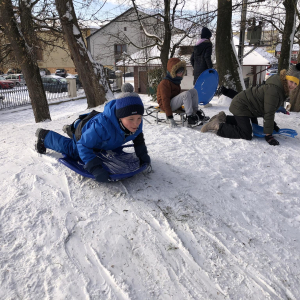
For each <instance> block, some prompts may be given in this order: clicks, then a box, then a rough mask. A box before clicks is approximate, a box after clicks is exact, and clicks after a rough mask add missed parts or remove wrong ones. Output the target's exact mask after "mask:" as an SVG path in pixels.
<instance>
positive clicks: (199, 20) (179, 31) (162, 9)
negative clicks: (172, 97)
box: [131, 0, 216, 73]
mask: <svg viewBox="0 0 300 300" xmlns="http://www.w3.org/2000/svg"><path fill="white" fill-rule="evenodd" d="M131 1H132V4H133V6H134V8H135V11H136V15H137V19H138V21H139V23H140V25H141V28H142V29H143V32H144V35H145V36H146V37H147V38H148V39H150V40H152V43H150V45H149V44H148V45H147V47H149V46H151V47H152V46H154V45H157V46H158V48H159V49H160V56H159V58H160V60H161V62H162V67H163V70H164V73H166V71H167V63H168V59H169V58H170V57H173V56H174V54H175V51H176V49H177V48H179V46H180V45H181V43H182V42H183V40H184V39H186V38H187V37H189V38H191V37H195V36H196V33H197V30H198V32H199V31H200V30H199V28H201V27H203V26H204V25H207V24H208V23H210V22H211V21H212V20H213V19H214V17H215V14H216V10H214V11H212V12H206V11H205V9H204V7H202V10H201V11H200V10H198V11H195V12H194V13H190V11H189V10H185V2H182V1H178V0H176V1H171V0H163V3H161V1H159V2H157V3H156V4H157V5H156V8H155V9H153V11H154V13H152V14H150V15H151V16H152V17H156V18H158V19H159V21H160V23H161V24H162V26H161V34H160V35H159V34H157V33H156V34H154V33H150V32H149V30H148V29H147V28H146V26H144V22H143V20H142V18H141V17H140V14H139V10H138V7H137V5H136V2H135V0H131ZM153 5H155V3H153ZM174 35H178V36H180V37H179V38H178V39H177V41H176V42H175V43H173V44H172V43H171V40H172V37H173V36H174ZM155 58H156V57H153V59H155Z"/></svg>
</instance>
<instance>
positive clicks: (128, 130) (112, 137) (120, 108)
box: [35, 83, 151, 182]
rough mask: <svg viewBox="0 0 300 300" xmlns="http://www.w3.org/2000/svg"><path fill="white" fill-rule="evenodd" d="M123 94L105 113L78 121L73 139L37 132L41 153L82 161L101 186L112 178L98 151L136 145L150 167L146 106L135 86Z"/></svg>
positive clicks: (51, 132) (75, 123)
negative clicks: (144, 123) (49, 151)
mask: <svg viewBox="0 0 300 300" xmlns="http://www.w3.org/2000/svg"><path fill="white" fill-rule="evenodd" d="M122 91H123V93H122V94H121V97H120V98H119V99H116V100H112V101H110V102H109V103H107V104H106V105H105V107H104V111H103V113H99V112H96V111H92V112H91V113H89V114H87V115H84V116H83V117H82V116H81V117H80V118H79V119H78V120H76V121H75V122H74V123H73V124H72V127H73V132H74V134H72V135H71V136H73V138H67V137H65V136H62V135H60V134H58V133H56V132H54V131H51V130H45V129H42V128H39V129H37V131H36V136H37V141H36V145H35V147H36V150H37V152H38V153H41V154H45V153H46V149H47V148H49V149H52V150H55V151H56V152H59V153H63V154H66V155H68V156H69V157H71V158H72V159H74V160H79V159H81V160H82V162H83V163H84V169H85V170H87V171H88V172H89V173H91V174H92V175H94V177H95V180H96V181H98V182H107V181H109V176H110V174H109V172H108V171H107V170H106V169H104V168H103V167H102V161H101V159H100V158H99V157H97V156H96V154H95V152H94V151H97V150H98V151H99V150H114V149H116V148H118V147H120V146H122V145H123V144H125V143H127V142H128V141H133V143H134V149H135V154H136V156H137V157H138V158H139V159H140V162H141V164H143V163H147V164H149V165H150V162H151V160H150V157H149V155H148V152H147V147H146V145H145V140H144V135H143V131H142V127H143V121H142V116H143V114H144V105H143V102H142V100H141V98H140V97H139V95H138V94H136V93H133V87H132V85H130V84H128V83H127V84H125V85H123V86H122ZM68 134H70V132H69V133H68Z"/></svg>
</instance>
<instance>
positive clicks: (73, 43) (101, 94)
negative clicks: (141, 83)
mask: <svg viewBox="0 0 300 300" xmlns="http://www.w3.org/2000/svg"><path fill="white" fill-rule="evenodd" d="M55 3H56V8H57V11H58V14H59V17H60V20H61V25H62V29H63V33H64V36H65V38H66V41H67V43H68V45H69V49H70V52H71V56H72V59H73V62H74V64H75V67H76V69H77V71H78V74H79V76H80V79H81V81H82V85H83V88H84V90H85V93H86V97H87V102H88V107H96V106H98V105H101V104H103V103H104V102H105V101H106V92H108V93H109V92H110V90H109V87H108V83H107V80H106V77H105V73H104V70H103V67H102V65H100V64H98V63H96V62H95V61H94V60H93V59H92V56H91V55H90V52H89V51H88V50H87V48H86V46H85V43H84V40H83V38H82V33H81V31H80V29H79V26H78V21H77V17H76V14H75V10H74V6H73V1H72V0H56V1H55Z"/></svg>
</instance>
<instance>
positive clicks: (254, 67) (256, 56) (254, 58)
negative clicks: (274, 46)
mask: <svg viewBox="0 0 300 300" xmlns="http://www.w3.org/2000/svg"><path fill="white" fill-rule="evenodd" d="M233 42H234V45H235V48H236V52H238V45H239V41H238V39H237V38H233ZM252 49H253V46H245V48H244V55H245V57H244V58H243V66H242V72H243V78H244V80H245V83H246V87H247V86H251V85H252V86H253V85H257V84H261V83H263V81H264V80H265V76H266V70H267V69H268V68H269V67H270V66H271V65H272V64H275V63H277V62H278V59H277V58H276V57H275V56H273V55H272V54H270V53H268V52H266V51H265V50H264V49H263V48H260V47H258V48H256V49H255V50H253V51H252ZM247 81H248V82H247Z"/></svg>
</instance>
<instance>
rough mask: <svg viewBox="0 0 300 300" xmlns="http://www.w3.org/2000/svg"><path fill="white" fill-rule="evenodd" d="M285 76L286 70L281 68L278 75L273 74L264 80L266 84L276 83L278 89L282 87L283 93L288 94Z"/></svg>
mask: <svg viewBox="0 0 300 300" xmlns="http://www.w3.org/2000/svg"><path fill="white" fill-rule="evenodd" d="M285 76H286V70H281V71H280V75H273V76H271V77H269V78H268V79H267V81H266V84H274V85H277V86H278V87H279V88H280V89H283V90H284V93H285V95H286V96H288V95H289V88H288V84H287V80H286V78H285Z"/></svg>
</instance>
